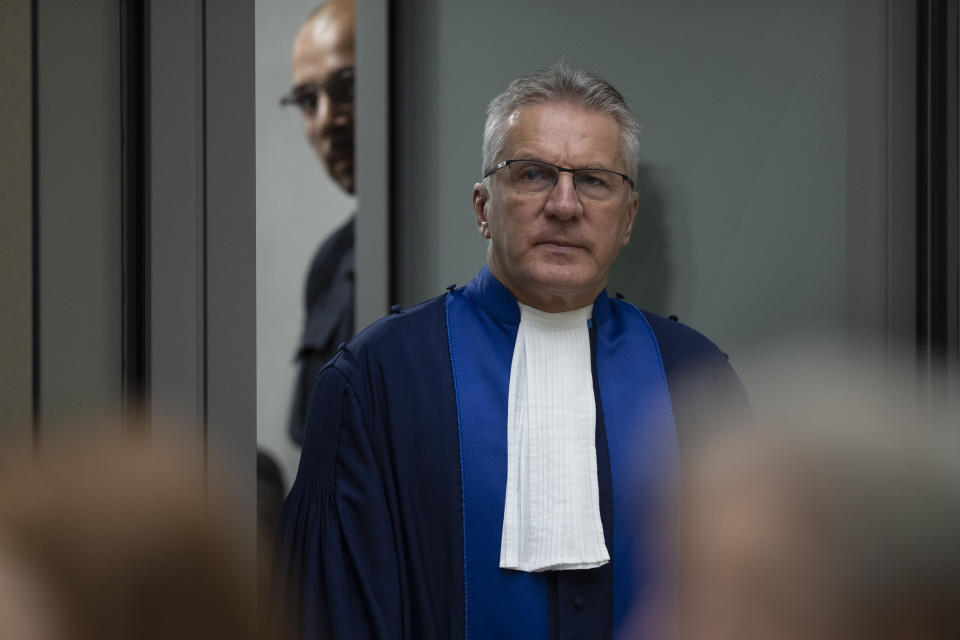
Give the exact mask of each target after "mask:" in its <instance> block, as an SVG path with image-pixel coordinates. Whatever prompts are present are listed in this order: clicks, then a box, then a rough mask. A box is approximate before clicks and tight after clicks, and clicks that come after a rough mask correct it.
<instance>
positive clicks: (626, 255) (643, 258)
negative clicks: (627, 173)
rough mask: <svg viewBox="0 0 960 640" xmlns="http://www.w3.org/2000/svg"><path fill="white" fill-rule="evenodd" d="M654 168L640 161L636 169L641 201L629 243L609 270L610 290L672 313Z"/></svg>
mask: <svg viewBox="0 0 960 640" xmlns="http://www.w3.org/2000/svg"><path fill="white" fill-rule="evenodd" d="M654 174H655V169H654V168H653V167H652V166H651V165H647V164H643V163H641V164H640V167H639V170H638V172H637V185H636V188H637V193H638V195H639V204H638V206H637V218H636V220H635V221H634V223H633V234H632V236H631V238H630V243H629V244H628V245H627V246H625V247H624V248H623V250H622V251H621V252H620V256H619V257H618V258H617V261H616V262H615V263H614V265H613V267H612V268H611V269H610V279H609V283H608V286H607V291H608V293H610V294H611V295H612V294H613V293H615V292H619V293H622V294H623V295H624V296H625V297H626V299H627V300H629V301H630V302H631V303H633V304H635V305H637V306H638V307H641V308H642V309H645V310H647V311H652V312H654V313H657V314H661V315H666V314H668V313H670V310H669V309H668V305H669V303H670V299H669V298H670V285H671V276H672V273H671V268H670V255H669V252H670V242H669V238H668V232H667V224H666V215H667V211H666V206H665V203H664V198H663V190H662V188H661V187H660V186H659V185H658V184H657V182H656V180H655V179H654Z"/></svg>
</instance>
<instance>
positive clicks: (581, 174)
mask: <svg viewBox="0 0 960 640" xmlns="http://www.w3.org/2000/svg"><path fill="white" fill-rule="evenodd" d="M507 175H508V176H509V181H510V186H511V187H513V188H514V189H516V190H518V191H523V192H526V193H547V192H549V191H550V190H552V189H553V187H554V185H556V184H557V180H558V179H559V176H560V171H559V170H558V169H557V167H555V166H553V165H550V164H546V163H542V162H534V161H528V160H523V161H519V162H511V163H510V165H509V167H508V174H507ZM622 184H623V177H622V176H620V175H619V174H617V173H614V172H612V171H605V170H603V169H576V170H575V171H574V172H573V186H574V188H575V189H576V190H577V193H579V194H580V195H582V196H584V197H585V198H590V199H591V200H611V199H613V198H615V197H616V196H617V194H618V192H619V190H620V187H621V185H622Z"/></svg>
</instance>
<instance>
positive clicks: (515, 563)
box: [500, 303, 610, 571]
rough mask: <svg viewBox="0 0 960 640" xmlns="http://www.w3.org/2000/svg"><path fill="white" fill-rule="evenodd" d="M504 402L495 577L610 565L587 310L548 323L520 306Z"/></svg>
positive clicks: (551, 315)
mask: <svg viewBox="0 0 960 640" xmlns="http://www.w3.org/2000/svg"><path fill="white" fill-rule="evenodd" d="M518 304H519V306H520V326H519V328H518V330H517V342H516V345H515V346H514V350H513V361H512V363H511V365H510V387H509V397H508V402H507V487H506V497H505V498H506V499H505V501H504V511H503V533H502V537H501V540H500V567H501V568H504V569H517V570H521V571H549V570H564V569H590V568H593V567H598V566H601V565H603V564H605V563H607V562H609V561H610V555H609V553H608V552H607V547H606V544H605V543H604V538H603V523H602V521H601V519H600V492H599V487H598V484H597V451H596V439H595V438H596V424H597V415H596V399H595V397H594V393H593V373H592V367H591V358H590V333H589V329H588V325H587V323H588V320H589V319H590V314H591V312H592V310H593V305H591V306H589V307H584V308H582V309H575V310H573V311H565V312H562V313H547V312H545V311H540V310H538V309H534V308H533V307H528V306H526V305H523V304H520V303H518Z"/></svg>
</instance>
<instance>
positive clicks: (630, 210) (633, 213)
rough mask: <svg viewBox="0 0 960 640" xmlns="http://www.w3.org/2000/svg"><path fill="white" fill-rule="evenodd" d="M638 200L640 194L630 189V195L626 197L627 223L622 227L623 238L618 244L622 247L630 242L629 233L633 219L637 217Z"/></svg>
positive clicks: (631, 229) (631, 231) (631, 230)
mask: <svg viewBox="0 0 960 640" xmlns="http://www.w3.org/2000/svg"><path fill="white" fill-rule="evenodd" d="M639 202H640V194H639V193H637V192H636V191H631V192H630V197H629V198H628V199H627V211H626V214H627V224H626V226H625V227H624V228H623V240H622V241H621V244H620V246H622V247H625V246H627V243H628V242H630V234H631V233H633V221H634V220H636V219H637V205H638V204H639Z"/></svg>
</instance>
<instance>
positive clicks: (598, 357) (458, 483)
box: [277, 65, 745, 639]
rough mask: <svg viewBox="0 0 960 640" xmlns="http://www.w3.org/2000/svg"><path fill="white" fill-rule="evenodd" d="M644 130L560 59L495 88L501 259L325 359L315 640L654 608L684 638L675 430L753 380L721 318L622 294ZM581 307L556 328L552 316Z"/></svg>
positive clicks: (314, 409)
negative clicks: (737, 360)
mask: <svg viewBox="0 0 960 640" xmlns="http://www.w3.org/2000/svg"><path fill="white" fill-rule="evenodd" d="M637 136H638V127H637V125H636V122H635V120H634V119H633V116H632V114H631V113H630V111H629V109H628V108H627V106H626V104H625V103H624V101H623V98H622V96H620V94H619V93H618V92H617V91H616V89H614V88H613V87H612V86H610V85H609V84H608V83H606V82H605V81H604V80H602V79H600V78H598V77H596V76H594V75H592V74H587V73H584V72H580V71H574V70H570V69H568V68H566V67H564V66H562V65H558V66H554V67H551V68H549V69H545V70H542V71H538V72H536V73H533V74H530V75H528V76H525V77H523V78H520V79H519V80H516V81H514V82H513V83H512V84H511V85H510V86H509V87H508V89H507V90H506V91H505V92H504V93H503V94H501V95H500V96H498V97H497V98H495V99H494V101H493V102H492V103H491V105H490V107H489V109H488V119H487V125H486V129H485V134H484V169H485V172H484V173H485V175H484V179H483V181H482V182H479V183H477V185H476V186H475V188H474V192H473V196H474V197H473V204H474V210H475V213H476V216H477V224H478V230H479V232H480V234H481V235H482V236H483V237H484V238H486V239H487V240H489V246H488V254H487V262H488V265H487V266H485V267H483V268H482V269H481V271H480V273H479V275H478V276H477V277H476V278H474V279H473V280H472V281H471V282H470V283H468V284H467V285H466V286H464V287H460V288H456V287H451V288H450V289H449V290H448V292H447V293H446V294H445V295H442V296H440V297H437V298H434V299H432V300H429V301H427V302H424V303H422V304H420V305H418V306H415V307H412V308H410V309H408V310H405V311H402V312H399V313H396V314H394V315H391V316H389V317H387V318H385V319H383V320H381V321H379V322H377V323H375V324H373V325H372V326H370V327H368V328H367V329H366V330H365V331H363V332H362V333H361V334H360V335H359V336H357V337H356V338H354V339H353V340H352V341H350V342H349V343H347V344H345V345H343V346H341V348H340V349H339V352H338V354H337V355H336V356H335V357H334V358H333V360H331V361H330V363H329V364H328V365H327V366H326V367H325V368H324V369H323V371H322V372H321V373H320V375H319V376H318V378H317V381H316V384H315V387H314V391H313V394H312V397H311V401H310V407H309V410H308V418H307V421H308V427H307V432H306V436H305V440H304V444H303V452H302V456H301V462H300V468H299V472H298V474H297V479H296V481H295V483H294V486H293V489H292V490H291V493H290V495H289V496H288V498H287V500H286V502H285V504H284V508H283V511H282V514H281V519H280V525H279V528H278V534H277V544H278V564H279V567H280V574H279V577H280V580H279V582H278V594H277V595H278V597H279V599H280V600H281V601H282V603H283V604H284V605H285V606H286V609H285V610H286V612H287V615H288V616H290V617H291V619H293V620H296V621H297V624H298V626H299V627H300V629H299V632H300V634H301V635H302V637H306V638H326V637H333V638H525V639H531V638H610V637H613V636H614V634H615V633H617V632H618V631H623V630H624V629H626V628H627V627H628V626H631V628H634V629H650V628H651V627H650V626H644V625H640V626H632V625H635V624H636V621H635V620H632V619H633V618H635V617H636V614H637V612H642V616H644V617H646V618H655V619H656V620H657V626H656V631H653V632H651V633H656V634H657V635H656V637H668V636H669V634H670V629H671V628H672V625H671V621H672V619H673V617H674V615H675V606H676V602H675V599H676V598H675V581H674V579H673V573H674V571H675V558H674V557H673V555H672V551H671V549H672V545H671V544H670V542H669V540H668V539H667V538H668V537H669V536H668V533H669V531H670V515H671V513H672V511H673V510H672V508H671V504H670V502H669V497H670V496H671V495H672V494H671V491H670V490H671V488H672V487H673V486H674V484H675V481H676V478H677V475H678V464H679V447H680V444H681V440H682V438H683V437H685V435H684V434H686V433H688V432H689V431H691V430H693V429H696V428H698V426H697V425H698V423H699V418H700V417H702V416H704V415H707V414H708V412H710V411H721V410H723V411H726V410H736V409H739V408H741V407H743V406H745V398H744V394H743V389H742V386H741V385H740V383H739V381H738V380H737V378H736V375H735V374H734V373H733V371H732V369H731V368H730V367H729V365H728V364H727V361H726V358H725V356H724V355H723V354H722V353H721V352H720V351H719V350H718V349H717V348H716V347H715V346H714V345H713V344H712V343H710V342H709V341H708V340H707V339H706V338H704V337H703V336H701V335H700V334H698V333H697V332H695V331H693V330H692V329H690V328H688V327H685V326H684V325H682V324H680V323H679V322H675V321H672V320H666V319H663V318H660V317H658V316H656V315H654V314H651V313H647V312H644V311H641V310H639V309H637V308H636V307H634V306H633V305H631V304H629V303H628V302H626V301H624V300H622V299H619V297H614V298H611V297H609V296H608V295H607V293H606V289H605V285H606V280H607V274H608V273H609V269H610V266H611V265H612V263H613V261H614V259H615V258H616V255H617V253H618V252H619V250H620V248H621V247H622V246H623V245H624V244H626V242H627V240H628V239H629V235H630V231H631V229H632V223H633V219H634V216H635V214H636V208H637V195H636V193H635V192H634V191H633V189H632V184H633V179H634V177H635V167H636V166H637V161H636V160H637ZM631 167H633V168H634V169H633V170H632V169H631ZM577 313H579V314H582V315H578V316H576V318H577V319H576V320H575V321H573V322H572V324H567V325H564V326H565V327H568V328H569V330H567V329H564V330H565V331H566V333H565V334H564V336H566V337H563V338H558V337H556V335H557V334H555V333H553V332H552V330H543V329H542V327H541V325H538V324H537V323H538V322H540V321H541V320H542V321H544V322H546V323H548V326H549V323H551V322H553V320H554V319H555V318H561V319H562V318H570V317H572V316H571V315H570V314H577ZM581 320H582V321H581ZM553 341H555V342H553ZM520 345H526V346H525V347H524V349H523V350H521V349H520ZM571 345H572V346H571ZM576 353H579V354H581V355H582V357H580V356H576V355H575V354H576ZM568 356H569V357H568ZM578 357H579V359H578ZM556 363H573V364H571V365H570V366H571V367H572V368H573V369H576V370H574V371H564V370H562V369H563V367H564V366H565V365H562V364H561V365H557V364H556ZM558 369H560V370H558ZM571 380H579V381H582V384H580V388H577V387H570V386H569V385H570V381H571ZM591 381H592V384H591ZM563 385H567V386H566V387H563ZM561 387H562V388H564V389H567V390H570V391H572V392H564V393H562V394H559V396H558V394H557V393H555V392H556V390H557V389H558V388H561ZM591 387H592V388H591ZM544 398H546V400H544ZM554 405H556V406H554ZM585 405H589V406H585ZM558 407H559V412H558ZM542 416H552V417H550V419H549V420H545V419H543V418H542ZM583 416H588V419H589V424H586V425H584V424H583V420H584V419H583ZM585 426H586V428H587V429H588V432H587V436H588V438H587V440H584V439H583V438H580V439H578V440H576V444H571V442H564V441H563V440H564V438H573V437H575V436H576V434H578V433H579V434H580V435H583V433H584V432H583V428H584V427H585ZM578 429H579V430H580V431H577V430H578ZM568 434H573V435H568ZM557 440H560V442H557ZM555 445H556V446H555ZM584 451H587V452H588V455H587V456H586V457H585V456H584V455H581V454H583V453H584ZM544 461H545V462H544ZM541 463H542V464H541ZM518 478H519V481H518V480H517V479H518ZM581 489H582V490H581ZM665 497H666V498H667V499H666V500H665ZM571 505H573V506H571ZM531 513H536V514H539V515H538V516H537V517H534V518H531V517H530V515H531ZM544 514H546V516H544ZM518 522H519V524H517V523H518ZM591 526H595V528H594V531H593V533H594V535H593V538H592V540H593V542H592V543H591V542H590V540H591V537H590V527H591ZM572 531H575V532H577V535H575V536H573V538H572V539H571V532H572ZM580 532H585V533H582V535H581V533H580ZM544 540H549V541H551V542H550V544H546V545H544V544H541V543H542V542H543V541H544ZM530 549H534V550H536V551H535V552H531V551H529V550H530ZM571 550H572V551H571ZM517 554H519V558H520V559H519V561H517V560H516V556H517ZM571 554H573V555H571ZM578 554H580V555H578ZM598 554H599V555H598ZM651 637H654V636H651Z"/></svg>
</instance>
